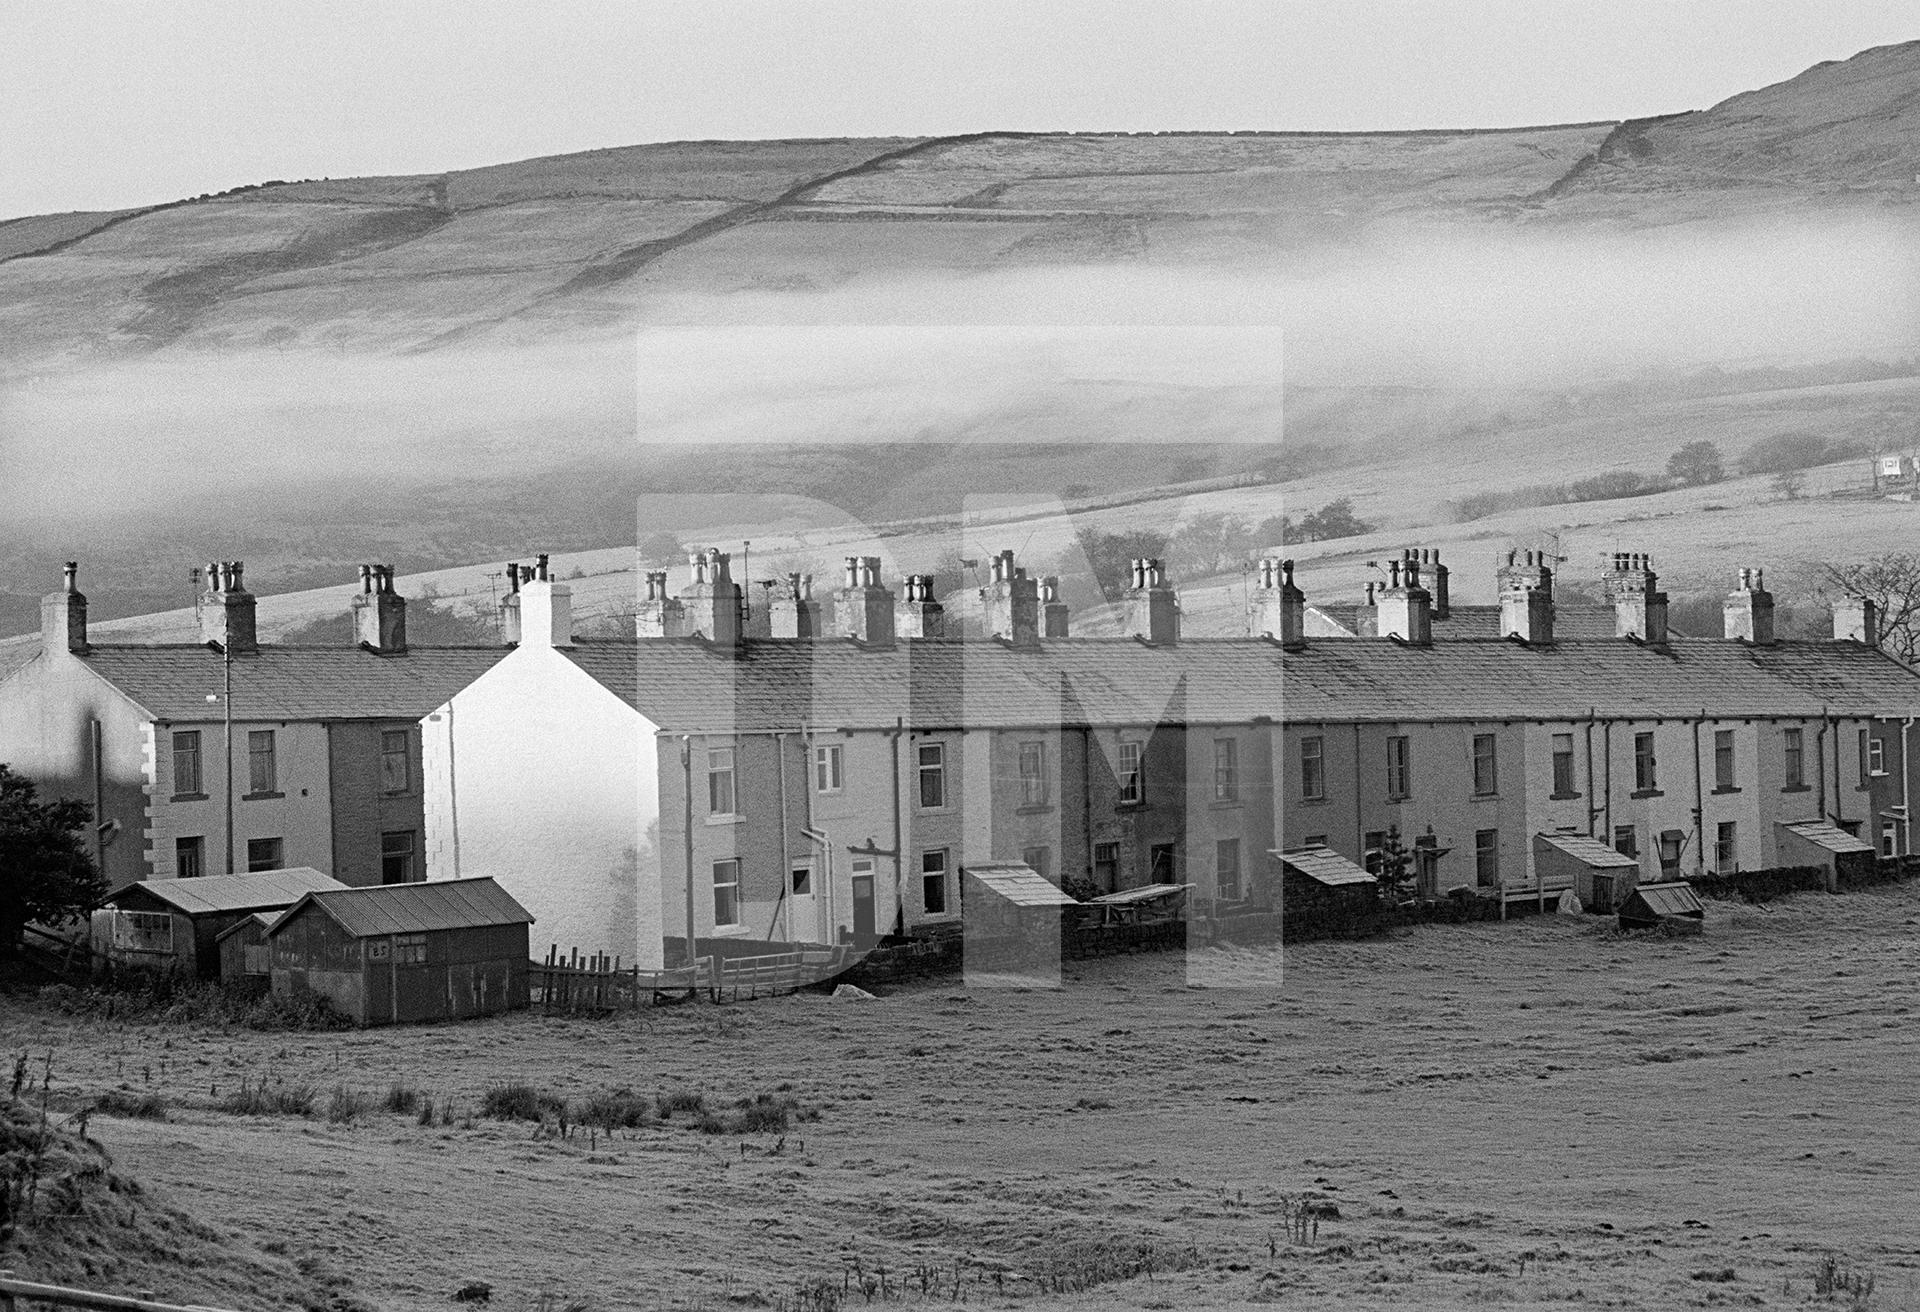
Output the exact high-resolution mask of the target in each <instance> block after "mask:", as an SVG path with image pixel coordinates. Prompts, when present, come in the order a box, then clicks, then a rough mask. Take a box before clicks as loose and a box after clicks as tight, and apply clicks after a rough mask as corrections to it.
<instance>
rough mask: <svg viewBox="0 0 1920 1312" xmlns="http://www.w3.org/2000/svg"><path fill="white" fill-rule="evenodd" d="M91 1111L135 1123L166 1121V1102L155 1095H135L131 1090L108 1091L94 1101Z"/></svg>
mask: <svg viewBox="0 0 1920 1312" xmlns="http://www.w3.org/2000/svg"><path fill="white" fill-rule="evenodd" d="M93 1109H94V1110H95V1111H97V1112H99V1113H100V1114H101V1115H103V1116H120V1117H125V1118H127V1119H130V1120H137V1121H164V1120H166V1119H167V1100H166V1099H165V1098H162V1097H161V1096H160V1095H159V1094H157V1093H135V1092H133V1091H132V1090H131V1089H109V1090H108V1091H107V1092H105V1093H103V1094H101V1095H100V1096H99V1097H98V1098H96V1099H95V1100H94V1103H93Z"/></svg>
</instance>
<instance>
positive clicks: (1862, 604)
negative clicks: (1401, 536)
mask: <svg viewBox="0 0 1920 1312" xmlns="http://www.w3.org/2000/svg"><path fill="white" fill-rule="evenodd" d="M68 568H72V567H71V566H69V567H68ZM82 636H83V637H84V636H85V635H84V632H83V634H82ZM1833 636H1834V639H1835V640H1836V641H1838V642H1857V643H1859V644H1860V645H1861V646H1862V647H1878V646H1879V645H1880V608H1879V607H1878V606H1875V605H1874V604H1873V603H1872V602H1871V601H1868V600H1867V599H1866V598H1865V597H1842V598H1840V600H1838V601H1836V602H1834V603H1833Z"/></svg>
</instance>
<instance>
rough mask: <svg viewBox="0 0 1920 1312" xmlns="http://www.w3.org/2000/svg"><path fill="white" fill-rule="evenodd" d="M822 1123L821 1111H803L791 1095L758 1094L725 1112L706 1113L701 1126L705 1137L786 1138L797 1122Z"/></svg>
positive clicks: (737, 1103) (806, 1109)
mask: <svg viewBox="0 0 1920 1312" xmlns="http://www.w3.org/2000/svg"><path fill="white" fill-rule="evenodd" d="M819 1119H820V1113H819V1111H818V1110H817V1109H815V1108H810V1107H803V1106H802V1105H801V1103H800V1100H799V1099H797V1098H795V1097H793V1096H791V1095H789V1094H772V1093H756V1094H755V1095H753V1097H751V1098H742V1099H740V1101H738V1102H736V1103H735V1104H734V1105H733V1106H732V1107H729V1108H726V1109H724V1110H720V1111H708V1112H705V1113H704V1114H703V1115H702V1116H701V1117H700V1120H699V1126H700V1132H701V1133H702V1134H785V1133H786V1132H787V1131H788V1129H790V1128H791V1127H792V1124H793V1122H794V1121H795V1120H801V1121H816V1120H819Z"/></svg>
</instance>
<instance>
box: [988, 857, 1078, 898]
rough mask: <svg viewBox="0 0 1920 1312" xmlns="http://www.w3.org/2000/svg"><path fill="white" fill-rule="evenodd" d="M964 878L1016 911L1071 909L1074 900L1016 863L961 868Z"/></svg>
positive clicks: (1037, 873)
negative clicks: (978, 882)
mask: <svg viewBox="0 0 1920 1312" xmlns="http://www.w3.org/2000/svg"><path fill="white" fill-rule="evenodd" d="M963 869H964V870H965V871H966V873H967V874H970V875H972V876H973V877H974V878H975V879H977V880H979V881H980V882H981V883H983V884H985V885H986V886H987V887H988V888H990V889H992V890H993V891H994V892H995V893H998V894H999V895H1000V896H1001V897H1003V898H1005V899H1006V900H1007V901H1009V902H1011V903H1013V905H1015V906H1017V907H1073V906H1079V905H1080V903H1079V901H1078V899H1076V898H1073V897H1070V896H1068V895H1067V894H1066V893H1063V892H1061V891H1060V890H1059V889H1058V888H1056V887H1055V886H1054V885H1053V884H1050V883H1048V882H1047V880H1046V878H1045V877H1044V876H1042V875H1041V874H1040V873H1039V872H1038V871H1036V870H1034V869H1033V867H1032V866H1028V865H1024V864H1022V863H1021V862H1018V861H1006V862H999V861H994V862H984V863H981V864H979V865H968V866H965V867H963Z"/></svg>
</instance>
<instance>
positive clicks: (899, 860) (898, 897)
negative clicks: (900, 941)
mask: <svg viewBox="0 0 1920 1312" xmlns="http://www.w3.org/2000/svg"><path fill="white" fill-rule="evenodd" d="M906 732H907V722H906V720H905V719H903V718H902V717H900V716H898V715H896V716H894V717H893V728H892V729H890V730H888V731H887V742H888V745H889V746H890V747H891V748H892V751H893V923H894V932H895V933H898V934H904V933H905V932H906V929H907V904H906V901H905V899H904V898H903V896H902V892H901V887H900V885H901V871H900V867H901V865H902V864H904V863H905V861H906V856H905V854H904V853H903V852H902V851H901V848H900V840H901V825H900V739H901V737H902V736H903V735H904V734H905V733H906Z"/></svg>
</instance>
